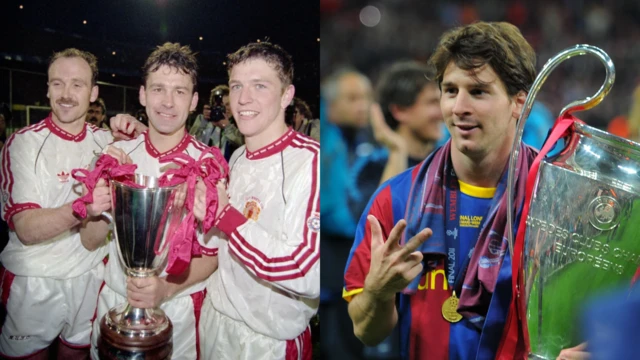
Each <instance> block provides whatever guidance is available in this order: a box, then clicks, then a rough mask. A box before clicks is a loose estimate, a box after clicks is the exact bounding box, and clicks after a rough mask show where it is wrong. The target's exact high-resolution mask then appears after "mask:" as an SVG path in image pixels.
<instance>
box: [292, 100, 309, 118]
mask: <svg viewBox="0 0 640 360" xmlns="http://www.w3.org/2000/svg"><path fill="white" fill-rule="evenodd" d="M293 106H294V107H295V108H296V110H298V112H299V113H300V114H302V116H304V118H305V119H309V120H311V119H313V114H312V113H311V109H310V108H309V105H307V103H306V102H305V101H304V100H302V99H300V98H298V97H294V98H293Z"/></svg>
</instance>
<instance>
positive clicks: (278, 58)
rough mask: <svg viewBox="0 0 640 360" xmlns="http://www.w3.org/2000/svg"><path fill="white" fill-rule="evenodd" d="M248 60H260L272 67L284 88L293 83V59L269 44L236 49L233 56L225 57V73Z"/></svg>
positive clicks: (264, 43)
mask: <svg viewBox="0 0 640 360" xmlns="http://www.w3.org/2000/svg"><path fill="white" fill-rule="evenodd" d="M249 59H262V60H264V61H266V62H267V64H269V65H271V66H273V67H274V68H275V70H276V71H277V72H278V77H279V78H280V81H281V82H282V84H283V85H284V86H285V87H286V86H289V85H291V84H292V82H293V59H292V58H291V55H289V53H288V52H286V51H285V50H284V49H283V48H281V47H280V46H278V45H275V44H272V43H270V42H254V43H249V44H248V45H245V46H243V47H241V48H240V49H238V51H236V52H234V53H233V54H229V55H227V72H228V73H229V74H231V70H232V69H233V67H234V66H236V65H238V64H240V63H243V62H245V61H247V60H249Z"/></svg>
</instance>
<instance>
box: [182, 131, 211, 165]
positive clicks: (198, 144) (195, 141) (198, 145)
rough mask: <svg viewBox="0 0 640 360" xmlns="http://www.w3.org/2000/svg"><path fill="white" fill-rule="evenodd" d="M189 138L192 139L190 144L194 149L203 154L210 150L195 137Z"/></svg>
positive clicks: (190, 136)
mask: <svg viewBox="0 0 640 360" xmlns="http://www.w3.org/2000/svg"><path fill="white" fill-rule="evenodd" d="M187 134H188V133H187ZM189 138H190V139H189V143H190V144H191V145H193V147H195V148H196V149H198V150H200V151H201V152H205V151H207V150H209V147H208V146H207V145H205V144H203V143H201V142H200V141H198V139H196V138H194V137H193V135H189ZM196 160H197V159H196Z"/></svg>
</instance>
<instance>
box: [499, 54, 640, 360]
mask: <svg viewBox="0 0 640 360" xmlns="http://www.w3.org/2000/svg"><path fill="white" fill-rule="evenodd" d="M576 55H594V56H596V57H597V58H598V59H600V60H601V62H602V63H603V64H604V65H605V68H606V79H605V82H604V84H603V85H602V87H601V88H600V89H599V91H598V92H597V93H596V95H594V96H593V97H590V98H587V99H585V100H582V101H576V102H574V103H571V104H569V105H568V106H566V107H565V108H564V109H563V110H562V111H561V113H560V116H559V118H558V120H557V121H556V124H555V125H554V127H553V129H552V130H551V133H550V135H549V137H548V139H547V141H546V143H545V145H544V146H543V148H542V150H541V152H540V155H539V156H538V158H537V159H536V161H535V162H534V164H533V166H532V168H531V170H530V172H529V176H528V177H527V184H526V186H527V195H526V198H525V200H524V208H523V211H522V214H521V217H520V222H519V228H518V232H517V238H516V240H515V242H514V239H513V229H514V228H513V217H514V215H518V214H513V213H511V212H508V225H507V226H508V227H509V238H508V241H509V249H510V252H511V256H512V259H513V263H512V264H513V268H512V269H513V279H514V281H513V285H514V293H513V294H514V298H515V299H516V304H517V308H518V313H519V320H520V321H521V323H522V327H523V334H524V344H525V345H524V346H525V347H526V350H527V351H528V357H529V358H530V359H555V358H556V356H558V354H559V353H560V351H561V350H562V349H564V348H569V347H573V346H576V345H578V344H579V343H581V342H582V340H581V334H580V332H579V326H578V324H579V323H580V318H579V315H580V313H581V308H582V305H583V304H584V303H585V302H586V301H588V300H589V299H590V297H592V296H593V295H597V294H600V293H602V292H603V291H606V290H607V289H612V288H617V287H621V286H628V287H630V285H631V282H632V278H633V277H634V274H636V272H637V271H638V269H639V267H640V241H638V240H637V231H638V229H637V227H636V226H637V225H636V224H637V220H635V221H634V219H638V218H639V217H640V213H639V212H640V210H639V209H640V207H639V206H636V205H635V204H636V203H638V202H639V201H640V144H637V143H634V142H632V141H629V140H626V139H623V138H620V137H617V136H614V135H612V134H609V133H606V132H603V131H600V130H598V129H595V128H592V127H590V126H587V125H585V124H584V123H583V122H581V121H580V120H578V119H576V118H575V117H573V116H572V115H571V113H572V112H575V111H582V110H588V109H590V108H592V107H594V106H596V105H597V104H598V103H600V102H601V101H602V99H604V97H605V96H606V95H607V94H608V93H609V91H610V89H611V87H612V85H613V82H614V79H615V69H614V66H613V63H612V62H611V59H610V58H609V56H608V55H607V54H606V53H605V52H604V51H602V50H601V49H598V48H596V47H593V46H590V45H576V46H575V47H572V48H568V49H566V50H564V51H562V52H561V53H559V54H558V55H556V56H555V57H553V58H552V59H550V60H549V61H548V62H547V63H546V64H545V66H544V68H543V69H542V71H541V72H540V74H539V76H538V78H537V79H536V81H535V82H534V84H533V86H532V89H531V91H530V93H529V96H528V97H527V99H526V102H525V105H524V110H523V113H522V115H521V117H520V119H519V121H518V126H517V133H516V138H515V141H514V145H513V148H512V152H511V159H510V166H509V178H508V185H509V186H508V200H509V201H510V204H509V206H510V207H509V208H510V209H513V208H514V207H513V205H514V204H513V199H514V195H513V186H514V185H513V184H514V177H515V175H514V172H515V161H516V159H517V157H518V149H519V145H520V142H521V139H522V132H523V128H524V123H525V121H526V119H527V117H528V115H529V112H530V110H531V107H532V105H533V101H534V98H535V96H536V94H537V93H538V91H539V90H540V87H541V85H542V83H543V82H544V81H545V80H546V78H547V77H548V75H549V73H550V72H551V71H552V70H553V69H554V68H555V67H556V66H557V65H558V64H560V63H561V62H563V61H564V60H567V59H569V58H571V57H574V56H576ZM559 140H563V141H564V147H563V148H562V149H561V150H560V151H559V152H555V153H554V155H552V156H546V157H545V155H546V154H547V153H548V152H549V150H550V149H551V148H553V146H554V145H556V142H558V141H559ZM639 205H640V204H639Z"/></svg>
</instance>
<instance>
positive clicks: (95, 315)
mask: <svg viewBox="0 0 640 360" xmlns="http://www.w3.org/2000/svg"><path fill="white" fill-rule="evenodd" d="M106 259H107V257H106V256H105V258H104V259H102V262H103V263H105V265H106V261H105V260H106ZM105 284H106V282H104V280H103V281H102V284H100V289H99V290H98V300H96V309H95V310H94V311H93V317H92V318H91V323H92V324H93V322H94V321H96V319H97V318H98V303H99V302H100V294H101V293H102V289H104V285H105ZM100 320H102V319H100ZM91 331H92V332H93V327H92V328H91Z"/></svg>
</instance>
